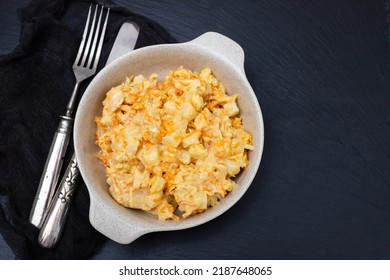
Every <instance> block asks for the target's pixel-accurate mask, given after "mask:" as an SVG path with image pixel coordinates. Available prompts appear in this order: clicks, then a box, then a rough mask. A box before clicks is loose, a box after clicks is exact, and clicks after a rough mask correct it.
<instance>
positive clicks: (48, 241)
mask: <svg viewBox="0 0 390 280" xmlns="http://www.w3.org/2000/svg"><path fill="white" fill-rule="evenodd" d="M79 179H80V172H79V169H78V165H77V160H76V156H75V155H74V154H73V156H72V159H71V161H70V163H69V165H68V167H67V169H66V172H65V174H64V176H63V178H62V180H61V183H60V185H59V187H58V189H57V191H56V194H55V196H54V200H53V202H52V204H51V205H50V209H49V212H48V214H47V218H46V219H45V222H44V223H43V225H42V228H41V230H40V232H39V236H38V243H39V245H40V246H42V247H44V248H53V247H55V246H56V245H57V243H58V241H59V239H60V237H61V234H62V231H63V228H64V224H65V222H66V218H67V216H68V212H69V208H70V205H71V202H72V197H73V192H74V190H75V189H76V186H77V183H78V181H79Z"/></svg>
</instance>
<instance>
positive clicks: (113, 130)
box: [95, 67, 253, 220]
mask: <svg viewBox="0 0 390 280" xmlns="http://www.w3.org/2000/svg"><path fill="white" fill-rule="evenodd" d="M237 98H238V95H237V94H235V95H228V94H227V92H226V90H225V87H224V85H223V83H221V82H220V81H218V80H217V78H216V77H215V76H214V75H213V73H212V71H211V69H210V68H208V67H206V68H204V69H203V70H202V71H201V72H200V73H197V72H193V71H191V70H189V69H185V68H183V67H179V68H178V69H176V70H171V71H170V72H169V74H168V75H167V76H166V77H165V79H163V80H161V81H159V80H158V76H157V74H152V75H150V77H149V78H145V77H143V76H142V75H138V76H135V77H130V78H127V79H126V81H125V82H123V83H122V84H120V85H118V86H116V87H113V88H111V89H110V90H109V91H108V92H107V94H106V98H105V100H104V101H103V111H102V115H101V116H97V117H96V119H95V121H96V124H97V131H96V143H97V145H99V147H100V152H99V153H98V158H99V159H100V160H101V162H102V163H103V164H104V166H105V168H106V175H107V183H108V185H109V192H110V194H111V196H112V197H113V198H114V199H115V200H116V201H117V202H118V203H119V204H121V205H123V206H125V207H129V208H135V209H142V210H144V211H147V212H150V213H152V214H155V215H157V216H158V219H159V220H168V219H172V220H177V219H179V216H182V217H183V218H187V217H189V216H191V215H194V214H196V213H200V212H203V211H205V210H207V208H208V207H210V206H214V205H216V204H218V201H219V200H220V199H222V198H223V197H225V196H226V195H227V194H228V193H229V192H231V191H232V190H233V189H234V188H235V187H236V183H235V181H234V180H233V179H234V177H235V176H236V175H237V174H239V173H240V172H241V170H242V169H245V167H246V166H247V165H248V156H247V151H248V150H252V149H253V145H252V134H251V133H250V132H248V131H247V130H245V128H244V127H243V124H242V122H241V118H240V117H239V116H238V114H239V108H238V106H237V102H236V100H237ZM178 212H179V213H181V214H180V215H179V214H178Z"/></svg>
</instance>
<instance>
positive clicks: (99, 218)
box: [89, 199, 147, 244]
mask: <svg viewBox="0 0 390 280" xmlns="http://www.w3.org/2000/svg"><path fill="white" fill-rule="evenodd" d="M89 211H90V212H89V220H90V222H91V224H92V226H93V227H94V228H95V229H96V230H97V231H99V232H100V233H102V234H104V235H105V236H107V237H109V238H110V239H112V240H113V241H115V242H118V243H121V244H129V243H131V242H133V241H134V240H136V239H137V238H138V237H140V236H142V235H144V234H146V233H147V231H146V230H143V229H140V228H136V227H134V226H133V225H131V224H128V223H124V222H123V221H124V220H125V219H124V218H123V215H122V214H121V213H120V211H119V213H118V212H116V213H115V211H107V210H106V209H105V208H104V206H102V204H98V203H95V200H94V199H91V206H90V210H89Z"/></svg>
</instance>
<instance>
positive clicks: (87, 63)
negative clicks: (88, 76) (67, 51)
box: [73, 4, 110, 69]
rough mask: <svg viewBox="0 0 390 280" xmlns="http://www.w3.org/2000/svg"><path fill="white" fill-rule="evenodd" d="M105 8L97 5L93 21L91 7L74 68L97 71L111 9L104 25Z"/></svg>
mask: <svg viewBox="0 0 390 280" xmlns="http://www.w3.org/2000/svg"><path fill="white" fill-rule="evenodd" d="M99 8H100V13H99V18H98V20H97V22H96V17H97V13H98V10H99ZM104 12H105V8H104V7H103V6H99V5H97V4H96V5H95V9H94V14H93V18H92V22H90V21H91V13H92V4H91V5H90V6H89V11H88V17H87V21H86V23H85V28H84V33H83V39H82V41H81V43H80V47H79V50H78V53H77V57H76V59H75V61H74V64H73V67H77V66H79V67H85V68H89V69H96V67H97V63H98V60H99V57H100V53H101V50H102V46H103V39H104V34H105V32H106V27H107V21H108V15H109V13H110V8H107V9H106V12H105V13H106V16H105V20H104V23H103V24H102V17H103V13H104Z"/></svg>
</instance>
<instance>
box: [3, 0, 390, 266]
mask: <svg viewBox="0 0 390 280" xmlns="http://www.w3.org/2000/svg"><path fill="white" fill-rule="evenodd" d="M116 2H117V3H118V4H122V5H123V6H125V7H127V8H129V9H130V10H132V11H133V12H135V13H139V14H142V15H145V16H146V17H148V18H150V19H153V20H155V21H157V22H158V23H160V24H161V25H162V26H163V27H165V28H166V29H167V31H168V32H169V33H170V34H171V35H172V36H173V37H174V38H175V39H176V40H177V41H179V42H184V41H187V40H191V39H193V38H195V37H197V36H198V35H200V34H202V33H204V32H207V31H216V32H220V33H222V34H224V35H226V36H228V37H230V38H232V39H233V40H235V41H236V42H238V43H239V44H240V45H241V46H242V47H243V48H244V50H245V54H246V61H245V69H246V72H247V76H248V79H249V82H250V83H251V85H252V87H253V89H254V91H255V92H256V95H257V97H258V99H259V102H260V106H261V108H262V111H263V115H264V122H265V148H264V154H263V159H262V163H261V166H260V170H259V172H258V174H257V176H256V178H255V181H254V182H253V184H252V186H251V188H250V189H249V190H248V192H247V193H246V194H245V196H244V197H243V199H242V200H241V201H240V202H239V203H238V204H236V205H235V206H234V207H233V208H232V209H231V210H229V211H228V212H227V213H226V214H224V215H222V216H221V217H219V218H217V219H216V220H214V221H211V222H209V223H207V224H205V225H202V226H199V227H196V228H193V229H188V230H184V231H180V232H165V233H152V234H148V235H145V236H143V237H141V238H139V239H138V240H136V241H135V242H133V243H132V244H129V245H119V244H116V243H114V242H111V241H108V242H107V243H106V245H105V246H104V247H103V248H102V250H101V251H100V252H99V253H98V254H97V255H96V256H94V258H95V259H390V145H389V142H390V113H389V111H390V57H389V56H390V40H389V12H388V4H389V3H388V1H385V0H378V1H375V0H372V1H362V0H361V1H356V0H355V1H353V0H338V1H336V0H334V1H333V0H330V1H329V0H319V1H309V0H290V1H287V0H285V1H283V0H274V1H271V0H266V1H264V0H259V1H254V0H252V1H249V0H245V1H226V0H218V1H206V0H188V1H180V2H179V1H173V0H171V1H157V0H153V1H152V0H149V1H141V0H131V1H130V0H129V1H125V0H117V1H116ZM27 3H28V1H26V0H16V1H5V0H0V54H7V53H9V52H11V51H12V50H13V48H15V47H16V46H17V44H18V39H19V31H20V26H19V22H18V20H17V17H16V9H17V8H21V7H24V6H26V4H27ZM0 258H3V259H7V258H13V254H12V251H11V250H10V249H9V248H8V247H7V245H6V244H5V243H4V241H3V240H2V239H1V238H0Z"/></svg>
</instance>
